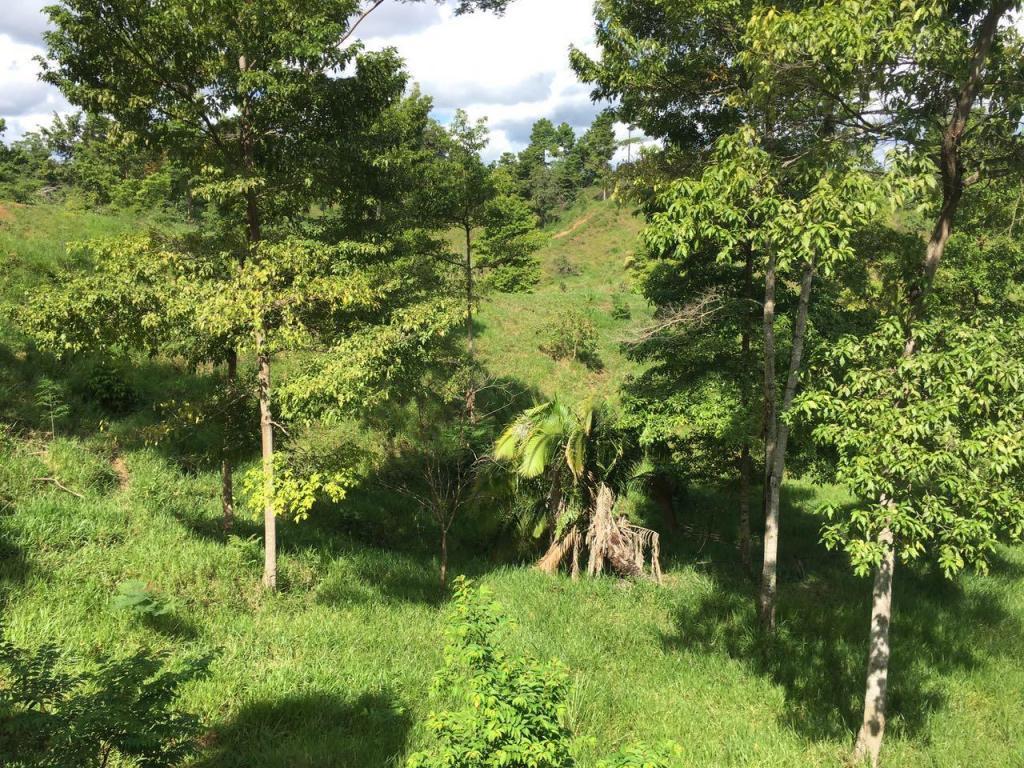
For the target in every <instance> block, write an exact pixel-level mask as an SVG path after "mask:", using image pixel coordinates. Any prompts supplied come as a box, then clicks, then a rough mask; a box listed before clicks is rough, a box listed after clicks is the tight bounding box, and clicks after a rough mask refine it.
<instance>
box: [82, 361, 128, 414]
mask: <svg viewBox="0 0 1024 768" xmlns="http://www.w3.org/2000/svg"><path fill="white" fill-rule="evenodd" d="M127 376H128V372H127V370H125V367H124V366H122V365H118V364H115V363H113V362H111V361H109V360H106V359H103V358H100V359H98V360H95V361H90V362H89V364H88V366H87V368H86V370H85V371H84V376H83V380H82V382H81V384H80V386H79V387H77V388H76V389H80V390H81V395H82V396H83V397H84V399H85V400H87V401H91V402H95V403H98V404H99V405H101V406H102V407H103V408H106V409H107V410H110V411H114V412H115V413H125V412H127V411H128V410H130V409H131V408H132V406H134V405H135V403H136V400H137V397H136V394H135V392H134V391H133V389H132V388H131V386H129V384H128V381H127Z"/></svg>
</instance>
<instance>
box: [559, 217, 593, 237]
mask: <svg viewBox="0 0 1024 768" xmlns="http://www.w3.org/2000/svg"><path fill="white" fill-rule="evenodd" d="M592 218H594V214H592V213H588V214H587V215H586V216H584V217H583V218H582V219H577V220H576V221H574V222H573V224H572V226H571V227H569V228H568V229H566V230H563V231H562V232H559V233H558V234H557V235H552V236H551V239H552V240H561V239H562V238H563V237H568V236H569V235H571V234H572V233H573V232H575V231H576V230H577V229H579V228H580V227H582V226H583V225H584V224H586V223H587V222H588V221H590V220H591V219H592Z"/></svg>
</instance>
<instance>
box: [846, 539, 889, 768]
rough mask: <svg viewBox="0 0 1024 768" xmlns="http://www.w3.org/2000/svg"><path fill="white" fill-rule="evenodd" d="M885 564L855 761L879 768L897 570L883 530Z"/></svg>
mask: <svg viewBox="0 0 1024 768" xmlns="http://www.w3.org/2000/svg"><path fill="white" fill-rule="evenodd" d="M878 543H879V544H881V545H882V562H881V563H879V565H878V568H877V569H876V570H875V588H874V592H873V594H872V600H871V640H870V651H869V652H868V675H867V689H866V691H865V693H864V722H863V724H862V725H861V727H860V733H859V734H858V735H857V744H856V746H855V747H854V749H853V759H854V761H855V762H857V763H858V764H860V763H863V762H864V761H865V760H867V759H870V760H871V765H872V766H877V765H878V756H879V755H880V754H881V751H882V736H883V735H884V733H885V706H886V688H887V686H888V683H889V628H890V626H891V624H892V576H893V569H894V568H895V567H896V553H895V550H894V548H893V539H892V531H890V530H889V528H888V527H886V528H884V529H883V530H882V532H881V533H880V534H879V536H878Z"/></svg>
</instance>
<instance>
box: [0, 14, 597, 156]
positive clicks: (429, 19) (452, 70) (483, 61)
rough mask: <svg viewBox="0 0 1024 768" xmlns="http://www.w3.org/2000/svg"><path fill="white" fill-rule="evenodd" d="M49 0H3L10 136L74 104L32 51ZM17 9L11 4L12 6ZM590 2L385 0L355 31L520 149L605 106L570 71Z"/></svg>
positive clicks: (589, 30) (584, 35) (496, 143)
mask: <svg viewBox="0 0 1024 768" xmlns="http://www.w3.org/2000/svg"><path fill="white" fill-rule="evenodd" d="M47 2H49V0H0V4H3V5H4V11H3V14H0V117H4V118H6V120H7V125H8V133H7V135H6V137H5V138H7V139H8V140H10V139H12V138H16V137H17V136H19V135H21V134H22V133H24V132H25V131H27V130H31V129H33V128H36V127H38V126H39V125H42V124H46V123H47V122H48V121H49V120H50V118H51V116H52V113H53V112H54V111H57V112H67V111H69V110H70V109H71V107H70V106H69V105H68V104H67V102H66V101H65V100H64V98H63V97H62V96H61V95H60V93H59V92H57V91H56V89H54V88H52V87H51V86H48V85H46V84H45V83H41V82H39V80H38V65H37V64H36V63H35V62H34V61H33V57H34V56H36V55H39V54H41V53H43V49H42V47H41V40H40V35H41V33H42V31H43V29H44V27H45V18H44V16H43V14H42V12H41V10H40V8H41V7H42V6H43V5H45V4H46V3H47ZM10 6H13V8H11V7H10ZM591 13H592V0H515V2H513V3H512V4H511V6H510V7H509V9H508V10H507V11H506V13H505V14H504V16H501V17H499V16H496V15H494V14H490V13H473V14H467V15H463V16H456V15H455V13H454V10H453V4H452V3H451V2H448V3H442V4H440V5H438V4H435V3H434V2H431V1H430V0H427V2H402V1H401V0H385V2H384V4H383V5H381V6H380V7H379V8H378V9H377V10H375V11H374V12H373V13H372V14H370V16H368V17H367V18H366V20H365V21H364V22H363V24H362V25H361V26H360V28H359V31H358V32H357V36H358V37H360V38H362V39H363V40H364V42H365V43H366V45H367V47H368V48H370V49H372V50H379V49H381V48H384V47H388V46H394V47H395V48H397V49H398V51H399V53H400V54H401V55H402V56H403V57H404V58H405V60H406V62H407V65H408V68H409V72H410V74H411V76H412V79H413V80H414V81H415V82H418V83H420V84H421V87H422V89H423V91H424V92H425V93H428V94H430V95H432V96H434V98H435V114H436V116H437V117H438V119H441V120H446V119H448V118H449V117H450V116H451V113H452V112H453V111H454V110H455V109H456V108H458V107H462V108H464V109H466V110H467V112H469V114H470V116H471V117H472V118H474V119H476V118H478V117H487V118H488V120H489V123H490V125H491V128H492V133H491V138H492V141H491V145H490V146H489V147H488V149H487V152H486V155H487V156H488V157H489V158H493V157H497V156H498V155H500V154H501V152H503V151H506V150H518V149H521V148H522V146H523V145H524V144H525V141H526V139H527V138H528V137H529V132H530V126H531V125H532V124H533V122H534V121H535V120H537V119H538V118H541V117H549V118H551V119H552V120H554V121H555V122H556V123H557V122H561V121H563V120H564V121H566V122H568V123H570V124H571V125H572V126H573V127H575V128H577V129H582V128H584V127H586V125H588V124H589V123H590V121H591V120H592V119H593V117H594V115H595V114H596V113H597V112H598V110H599V107H598V106H595V105H593V104H591V103H590V98H589V95H588V89H587V88H586V87H585V86H582V85H581V84H580V83H579V82H577V80H576V77H575V75H574V74H573V73H572V71H571V70H570V69H569V46H570V45H571V44H574V45H576V46H578V47H582V48H584V49H592V48H593V42H592V40H593V30H594V22H593V17H592V15H591Z"/></svg>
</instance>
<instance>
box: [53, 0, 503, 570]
mask: <svg viewBox="0 0 1024 768" xmlns="http://www.w3.org/2000/svg"><path fill="white" fill-rule="evenodd" d="M506 4H507V3H506V2H502V0H476V1H475V2H470V1H469V0H464V2H462V3H460V6H459V8H458V12H460V13H461V12H465V11H469V10H472V9H473V8H477V7H479V8H486V9H492V10H498V11H500V10H501V9H502V8H504V6H505V5H506ZM379 5H380V3H379V2H378V3H377V4H376V5H375V6H373V7H371V9H370V10H372V9H373V8H375V7H377V6H379ZM369 12H370V11H369V10H367V11H365V12H360V4H359V3H358V2H357V1H356V0H316V2H313V3H310V4H306V5H304V6H303V7H302V9H301V12H299V13H297V12H296V9H295V7H294V4H293V3H291V2H286V1H285V0H274V2H269V3H260V4H258V5H253V4H252V3H249V2H245V0H225V2H223V3H219V4H217V5H216V6H214V7H212V8H209V7H206V6H202V5H196V4H195V3H191V2H186V1H185V0H160V2H157V3H155V4H149V5H146V6H139V5H137V4H134V3H130V2H126V0H116V1H115V2H113V3H108V2H101V1H100V0H64V1H63V2H62V3H60V4H58V5H55V6H52V7H51V8H50V9H49V15H50V20H51V22H52V24H53V26H54V28H53V29H52V30H51V31H49V32H47V33H46V38H45V39H46V43H47V46H48V55H47V58H46V60H45V61H43V78H44V79H45V80H47V81H48V82H50V83H52V84H54V85H56V86H58V87H59V88H61V90H62V91H63V92H64V93H65V95H66V96H67V97H68V98H69V100H70V101H72V103H75V104H78V105H80V106H82V107H83V108H85V109H86V110H88V111H90V112H96V113H100V114H109V115H111V116H113V117H114V118H115V119H117V120H118V121H119V122H120V123H121V124H122V125H123V126H125V128H126V129H127V130H130V131H132V132H133V133H135V134H137V135H138V136H140V137H141V138H143V139H148V140H150V141H152V142H154V143H159V144H160V145H162V146H167V147H168V148H169V151H170V152H171V153H173V156H174V157H177V158H180V159H181V161H182V162H183V163H184V164H185V165H186V167H188V168H192V169H196V171H197V172H198V174H199V180H200V183H199V184H198V185H197V190H196V191H197V194H200V195H202V196H204V197H206V198H207V199H209V200H210V201H211V202H213V203H214V204H216V206H217V207H218V209H219V211H220V212H221V214H222V216H223V220H224V222H225V227H226V228H227V229H229V230H231V231H232V232H234V233H236V238H237V242H239V243H240V245H239V247H238V248H237V249H236V250H235V251H234V260H235V263H236V269H237V270H244V269H245V265H246V264H247V263H248V261H249V260H250V259H252V258H253V254H254V252H255V251H256V250H258V248H259V245H260V243H261V242H262V241H263V240H264V239H265V238H267V237H269V238H270V239H271V240H278V239H280V237H281V233H282V231H286V230H287V228H288V225H289V224H290V223H292V222H294V221H295V220H296V219H298V218H300V217H301V215H302V214H304V213H305V212H306V211H307V210H308V209H309V206H310V205H311V204H312V203H313V202H315V201H316V202H320V203H323V204H330V203H331V202H334V200H336V199H342V198H344V199H348V200H351V199H352V197H353V196H358V195H357V194H356V193H357V191H358V190H359V189H361V188H362V186H361V185H362V184H363V183H364V182H365V181H366V180H368V179H373V178H374V176H375V167H374V163H373V160H374V158H375V156H376V155H375V154H374V153H373V152H371V151H368V150H369V149H370V148H371V147H372V146H373V145H374V141H373V140H374V139H375V138H376V137H375V136H374V135H373V131H372V128H373V126H374V124H375V122H377V120H378V119H379V117H380V115H381V114H382V113H383V112H384V111H385V110H386V109H387V108H388V107H389V106H390V105H392V104H394V103H396V102H397V101H398V100H399V99H400V97H401V94H402V91H403V89H404V87H405V74H404V73H403V72H402V69H401V66H400V63H399V61H398V59H397V56H396V55H395V53H394V52H393V51H390V50H389V51H382V52H379V53H368V52H365V51H363V49H362V47H361V46H360V45H358V44H356V43H354V42H350V37H351V35H352V33H353V32H354V29H355V26H356V25H358V23H359V22H360V21H361V20H362V19H363V18H365V15H366V13H369ZM346 42H350V44H348V45H345V43H346ZM339 72H347V73H349V74H346V75H344V76H340V77H339V76H337V74H336V73H339ZM367 144H369V145H370V146H367ZM342 192H343V193H344V194H340V193H342ZM257 325H259V323H257ZM255 341H256V343H255V350H254V351H255V355H256V359H257V367H258V370H259V375H258V379H259V386H258V392H259V400H260V413H261V417H260V422H261V426H260V432H261V442H262V445H263V457H264V462H263V463H264V469H263V471H264V475H265V479H264V490H265V493H264V500H265V505H266V506H265V510H264V520H265V528H266V535H265V538H266V545H267V562H266V569H265V573H264V583H265V585H266V586H267V587H268V588H273V587H274V586H275V583H276V566H275V564H274V563H275V561H276V558H275V557H274V556H273V549H274V536H275V533H274V520H275V512H274V505H273V498H274V494H273V493H272V489H273V484H274V478H273V474H274V460H273V431H274V426H273V424H274V419H273V413H272V407H271V402H270V397H269V393H270V359H271V355H270V351H269V349H268V347H267V343H266V339H265V338H264V336H263V335H262V334H257V336H256V337H255ZM223 359H224V360H225V362H226V366H227V369H228V379H229V381H233V379H234V376H235V370H236V368H237V352H236V350H235V349H234V348H233V347H229V348H228V349H227V350H226V351H225V354H224V358H223ZM224 475H225V477H224V483H223V486H224V489H225V497H224V504H225V507H227V506H229V505H231V504H232V501H231V499H230V489H231V485H232V484H231V478H230V465H229V464H227V463H226V462H225V467H224Z"/></svg>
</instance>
